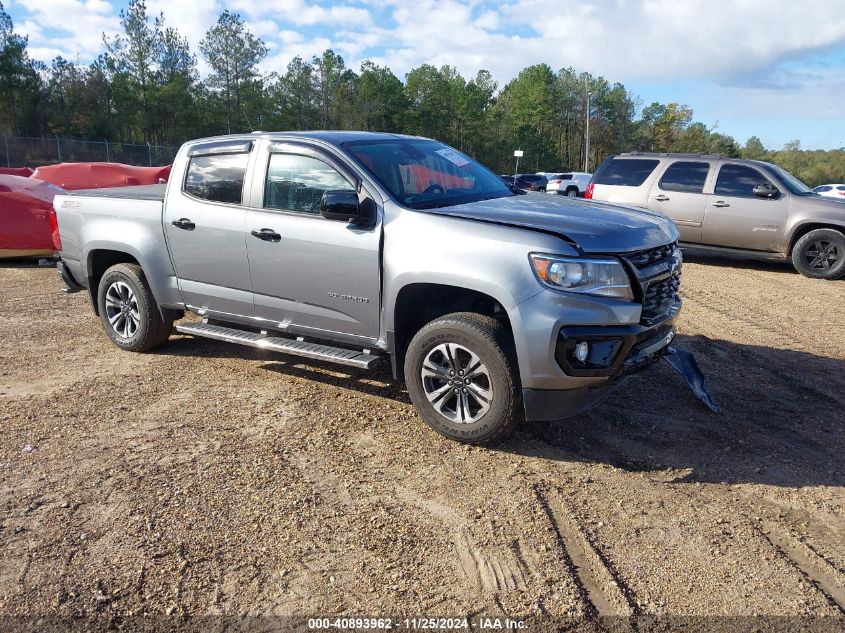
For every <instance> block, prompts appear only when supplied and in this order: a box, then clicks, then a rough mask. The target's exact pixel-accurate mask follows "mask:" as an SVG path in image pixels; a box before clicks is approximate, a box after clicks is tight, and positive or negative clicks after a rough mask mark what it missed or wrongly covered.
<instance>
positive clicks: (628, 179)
mask: <svg viewBox="0 0 845 633" xmlns="http://www.w3.org/2000/svg"><path fill="white" fill-rule="evenodd" d="M659 162H660V161H659V160H656V159H653V158H611V159H610V160H607V161H605V162H604V163H603V164H602V166H601V167H599V170H598V172H596V175H595V184H597V185H617V186H622V187H639V186H640V185H641V184H643V183H644V182H645V181H646V178H648V177H649V176H650V175H651V172H653V171H654V168H655V167H657V165H658V163H659Z"/></svg>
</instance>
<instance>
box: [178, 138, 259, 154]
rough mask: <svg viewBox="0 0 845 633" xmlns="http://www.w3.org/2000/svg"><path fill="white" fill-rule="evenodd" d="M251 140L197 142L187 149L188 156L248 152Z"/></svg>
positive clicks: (250, 149)
mask: <svg viewBox="0 0 845 633" xmlns="http://www.w3.org/2000/svg"><path fill="white" fill-rule="evenodd" d="M251 151H252V141H210V142H208V143H198V144H196V145H193V146H192V147H191V148H190V149H189V150H188V156H209V155H211V154H249V153H250V152H251Z"/></svg>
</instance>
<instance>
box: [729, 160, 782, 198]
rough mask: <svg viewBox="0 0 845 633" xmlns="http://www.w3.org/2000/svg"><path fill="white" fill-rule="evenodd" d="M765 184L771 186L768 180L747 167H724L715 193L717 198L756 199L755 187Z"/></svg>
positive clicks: (731, 165) (730, 165)
mask: <svg viewBox="0 0 845 633" xmlns="http://www.w3.org/2000/svg"><path fill="white" fill-rule="evenodd" d="M765 183H769V184H771V182H770V181H769V179H768V178H766V177H765V176H764V175H763V174H761V173H760V172H759V171H757V170H756V169H754V168H752V167H748V166H747V165H734V164H731V163H728V164H726V165H722V168H721V169H720V170H719V176H718V178H716V189H715V193H716V195H717V196H739V197H744V198H754V197H755V196H754V187H756V186H757V185H762V184H765Z"/></svg>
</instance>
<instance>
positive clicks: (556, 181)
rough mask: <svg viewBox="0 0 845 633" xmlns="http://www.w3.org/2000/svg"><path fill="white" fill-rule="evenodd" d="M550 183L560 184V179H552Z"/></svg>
mask: <svg viewBox="0 0 845 633" xmlns="http://www.w3.org/2000/svg"><path fill="white" fill-rule="evenodd" d="M549 184H550V185H559V184H560V180H550V181H549Z"/></svg>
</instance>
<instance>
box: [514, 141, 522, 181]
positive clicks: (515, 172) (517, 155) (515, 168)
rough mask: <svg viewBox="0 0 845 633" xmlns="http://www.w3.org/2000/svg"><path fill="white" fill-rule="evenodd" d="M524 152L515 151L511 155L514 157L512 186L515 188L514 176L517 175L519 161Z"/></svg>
mask: <svg viewBox="0 0 845 633" xmlns="http://www.w3.org/2000/svg"><path fill="white" fill-rule="evenodd" d="M523 153H524V152H523V151H522V150H521V149H516V150H514V152H513V155H514V156H516V167H514V171H513V186H514V187H516V175H517V174H518V173H519V159H520V158H522V154H523Z"/></svg>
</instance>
